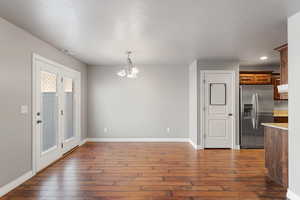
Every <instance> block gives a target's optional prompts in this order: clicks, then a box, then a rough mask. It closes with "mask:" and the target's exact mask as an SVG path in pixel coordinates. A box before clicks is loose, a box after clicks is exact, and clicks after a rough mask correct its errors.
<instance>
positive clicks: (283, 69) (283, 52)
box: [275, 44, 288, 100]
mask: <svg viewBox="0 0 300 200" xmlns="http://www.w3.org/2000/svg"><path fill="white" fill-rule="evenodd" d="M275 50H276V51H279V53H280V85H287V84H288V44H285V45H282V46H280V47H277V48H276V49H275ZM280 98H281V99H284V100H287V99H288V94H287V93H281V94H280Z"/></svg>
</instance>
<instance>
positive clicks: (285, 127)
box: [262, 123, 289, 131]
mask: <svg viewBox="0 0 300 200" xmlns="http://www.w3.org/2000/svg"><path fill="white" fill-rule="evenodd" d="M262 125H263V126H267V127H272V128H278V129H282V130H286V131H287V130H289V128H288V127H289V124H288V123H262Z"/></svg>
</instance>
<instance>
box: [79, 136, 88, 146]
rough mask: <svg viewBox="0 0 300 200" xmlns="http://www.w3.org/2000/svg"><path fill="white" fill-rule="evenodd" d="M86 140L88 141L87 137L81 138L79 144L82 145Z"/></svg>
mask: <svg viewBox="0 0 300 200" xmlns="http://www.w3.org/2000/svg"><path fill="white" fill-rule="evenodd" d="M87 141H88V138H85V139H83V140H81V141H80V142H79V146H82V145H84V144H85V143H87Z"/></svg>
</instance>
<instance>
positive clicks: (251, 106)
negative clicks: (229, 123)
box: [240, 85, 274, 148]
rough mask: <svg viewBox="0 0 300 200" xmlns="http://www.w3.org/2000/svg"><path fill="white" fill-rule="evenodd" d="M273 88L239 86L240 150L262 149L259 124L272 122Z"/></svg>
mask: <svg viewBox="0 0 300 200" xmlns="http://www.w3.org/2000/svg"><path fill="white" fill-rule="evenodd" d="M273 107H274V100H273V86H272V85H241V86H240V143H241V148H264V128H263V126H262V125H261V123H264V122H273Z"/></svg>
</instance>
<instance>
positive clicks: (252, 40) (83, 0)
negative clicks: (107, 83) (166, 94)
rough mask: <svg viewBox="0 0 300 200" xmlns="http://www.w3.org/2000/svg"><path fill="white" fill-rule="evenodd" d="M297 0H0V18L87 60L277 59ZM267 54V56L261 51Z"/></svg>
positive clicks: (103, 62)
mask: <svg viewBox="0 0 300 200" xmlns="http://www.w3.org/2000/svg"><path fill="white" fill-rule="evenodd" d="M298 2H300V1H299V0H290V3H289V2H288V1H287V0H0V17H3V18H4V19H6V20H8V21H10V22H12V23H14V24H16V25H17V26H20V27H22V28H24V29H25V30H27V31H29V32H30V33H32V34H33V35H35V36H37V37H39V38H41V39H42V40H44V41H47V42H49V43H50V44H52V45H54V46H55V47H57V48H59V49H68V50H70V51H71V52H72V53H74V55H73V56H74V57H76V58H78V59H79V60H81V61H83V62H85V63H87V64H90V65H121V64H124V63H125V61H126V60H125V51H127V50H132V51H133V52H134V55H133V59H134V62H136V63H137V64H187V63H190V62H191V61H192V60H194V59H199V60H200V61H224V60H225V61H232V60H235V61H236V60H238V61H240V62H241V64H242V65H262V64H274V63H278V60H279V57H278V54H277V53H276V52H275V51H273V48H275V47H276V46H279V45H281V44H283V43H285V42H286V41H287V17H288V16H289V15H291V14H293V13H294V12H296V11H298V10H300V9H298V8H300V3H298ZM261 56H268V57H269V59H268V60H267V61H261V60H260V59H259V57H261Z"/></svg>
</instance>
